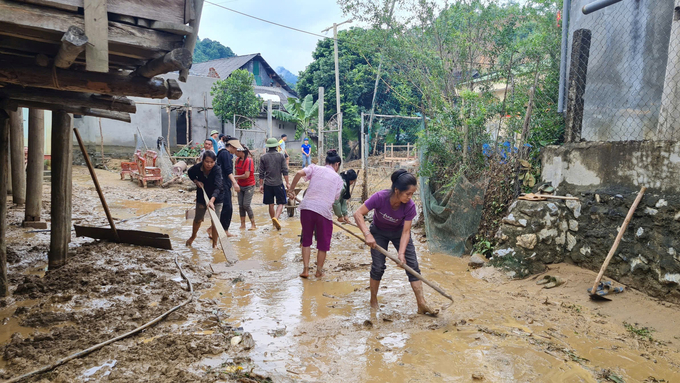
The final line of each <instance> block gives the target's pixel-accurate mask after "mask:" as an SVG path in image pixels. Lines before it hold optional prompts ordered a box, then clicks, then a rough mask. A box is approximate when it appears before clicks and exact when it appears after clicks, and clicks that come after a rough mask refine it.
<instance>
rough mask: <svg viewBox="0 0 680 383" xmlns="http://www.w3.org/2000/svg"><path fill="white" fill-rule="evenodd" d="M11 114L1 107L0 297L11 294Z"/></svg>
mask: <svg viewBox="0 0 680 383" xmlns="http://www.w3.org/2000/svg"><path fill="white" fill-rule="evenodd" d="M8 156H9V114H8V113H7V112H5V111H4V110H2V109H0V180H5V181H3V182H0V297H6V296H7V295H9V283H8V280H7V185H8V184H9V182H8V181H6V180H7V179H8V178H9V171H10V170H9V161H7V157H8Z"/></svg>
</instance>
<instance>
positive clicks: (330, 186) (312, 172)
mask: <svg viewBox="0 0 680 383" xmlns="http://www.w3.org/2000/svg"><path fill="white" fill-rule="evenodd" d="M341 163H342V159H341V158H340V156H339V155H338V153H337V152H336V151H335V150H329V151H328V153H326V166H318V165H314V164H311V165H309V166H307V167H306V168H304V169H302V170H300V171H298V172H297V173H295V177H294V178H293V183H292V184H291V185H290V188H289V189H288V197H290V198H295V197H296V196H295V192H294V191H293V190H295V185H297V183H298V181H300V178H302V177H303V176H304V177H305V179H306V180H307V181H309V187H308V188H307V191H306V192H305V198H304V199H303V200H302V203H300V223H301V224H302V263H303V264H304V268H303V270H302V274H300V277H302V278H308V277H309V257H310V255H311V252H312V249H311V246H312V237H313V236H314V233H316V249H317V253H316V277H317V278H321V277H323V275H324V274H323V264H324V262H325V261H326V253H327V252H328V250H330V248H331V236H332V235H333V210H332V208H333V203H334V202H335V200H337V199H338V197H340V191H341V190H342V178H340V175H339V174H338V169H339V168H340V164H341Z"/></svg>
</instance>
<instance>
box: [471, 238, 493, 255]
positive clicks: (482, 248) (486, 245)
mask: <svg viewBox="0 0 680 383" xmlns="http://www.w3.org/2000/svg"><path fill="white" fill-rule="evenodd" d="M475 239H476V240H477V242H475V244H474V245H473V246H472V250H473V253H481V254H482V255H484V256H485V257H487V258H488V257H490V256H491V254H493V251H494V245H493V243H492V242H491V241H489V240H488V239H486V238H484V237H482V236H476V237H475Z"/></svg>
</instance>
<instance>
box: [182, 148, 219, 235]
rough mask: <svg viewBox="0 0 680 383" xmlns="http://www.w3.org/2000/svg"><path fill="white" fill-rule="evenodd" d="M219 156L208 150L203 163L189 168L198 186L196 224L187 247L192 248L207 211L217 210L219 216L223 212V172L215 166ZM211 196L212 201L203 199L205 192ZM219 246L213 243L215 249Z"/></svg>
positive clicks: (191, 177)
mask: <svg viewBox="0 0 680 383" xmlns="http://www.w3.org/2000/svg"><path fill="white" fill-rule="evenodd" d="M216 159H217V156H215V153H214V152H213V151H211V150H206V151H205V153H204V154H203V161H202V162H199V163H197V164H196V165H194V166H192V167H191V168H189V170H188V171H187V175H188V176H189V179H190V180H192V181H194V183H195V184H196V186H197V189H196V215H195V216H194V224H193V227H192V230H191V238H189V239H188V240H187V243H186V245H187V246H191V244H192V243H194V240H195V239H196V234H198V230H199V229H200V228H201V223H203V217H204V216H205V213H206V211H207V210H208V209H209V208H210V209H213V210H215V213H217V216H218V217H219V216H220V213H221V212H222V197H223V194H224V184H223V182H222V170H221V169H220V167H219V166H216V165H215V163H216V162H215V161H216ZM201 188H204V189H205V193H206V194H207V195H208V196H209V198H210V201H206V200H205V199H204V198H203V191H202V190H201ZM216 245H217V244H216V243H215V242H213V247H215V246H216Z"/></svg>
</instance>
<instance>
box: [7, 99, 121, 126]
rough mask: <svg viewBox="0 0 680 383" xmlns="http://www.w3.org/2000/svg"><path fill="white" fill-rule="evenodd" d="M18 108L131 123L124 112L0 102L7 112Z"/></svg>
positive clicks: (20, 102)
mask: <svg viewBox="0 0 680 383" xmlns="http://www.w3.org/2000/svg"><path fill="white" fill-rule="evenodd" d="M19 107H24V108H34V109H43V110H52V111H57V110H63V111H65V112H66V113H71V114H81V115H83V116H92V117H101V118H108V119H111V120H118V121H123V122H131V121H132V119H131V117H130V115H129V114H128V113H125V112H111V111H108V110H102V109H93V108H82V107H74V106H68V105H64V104H44V103H41V102H34V101H23V100H0V108H5V109H7V110H16V109H17V108H19Z"/></svg>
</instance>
